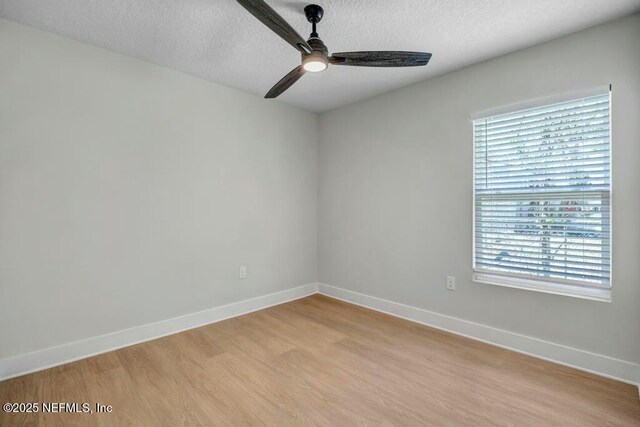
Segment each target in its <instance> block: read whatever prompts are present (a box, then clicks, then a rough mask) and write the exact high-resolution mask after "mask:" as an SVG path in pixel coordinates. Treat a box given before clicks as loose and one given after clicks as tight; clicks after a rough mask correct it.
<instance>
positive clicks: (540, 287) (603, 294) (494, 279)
mask: <svg viewBox="0 0 640 427" xmlns="http://www.w3.org/2000/svg"><path fill="white" fill-rule="evenodd" d="M607 94H608V96H609V174H610V178H609V180H610V181H609V194H608V195H609V200H608V205H609V251H608V253H609V270H610V273H609V286H608V287H604V286H602V287H597V286H587V285H581V284H579V283H575V282H574V281H570V280H563V279H546V278H543V277H536V276H533V275H528V274H517V273H513V274H511V273H501V274H491V273H488V272H486V271H476V239H475V235H476V140H475V127H474V122H475V121H476V120H482V119H486V118H489V117H493V116H498V115H502V114H509V113H517V112H519V111H523V110H528V109H533V108H541V107H544V106H547V105H553V104H556V103H561V102H567V101H572V100H579V99H581V98H588V97H590V96H597V95H607ZM612 94H613V88H612V86H611V85H607V86H598V87H593V88H589V89H583V90H579V91H573V92H566V93H562V94H558V95H553V96H546V97H542V98H536V99H532V100H529V101H524V102H519V103H515V104H509V105H506V106H502V107H498V108H492V109H488V110H484V111H481V112H478V113H475V114H472V115H471V116H470V120H469V121H470V124H471V136H472V137H471V143H472V158H471V161H472V179H471V185H472V189H471V192H472V199H471V207H472V208H471V210H472V215H471V229H472V233H471V259H472V282H474V283H481V284H488V285H496V286H501V287H508V288H516V289H523V290H528V291H535V292H543V293H548V294H554V295H563V296H570V297H576V298H583V299H588V300H595V301H603V302H611V301H612V294H613V209H612V208H613V188H614V185H613V156H612V155H613V102H612V98H613V97H612Z"/></svg>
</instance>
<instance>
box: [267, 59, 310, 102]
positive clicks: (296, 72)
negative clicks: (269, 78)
mask: <svg viewBox="0 0 640 427" xmlns="http://www.w3.org/2000/svg"><path fill="white" fill-rule="evenodd" d="M304 72H305V71H304V68H302V65H298V66H297V67H296V68H294V69H293V70H291V71H290V72H289V74H287V75H286V76H284V77H283V78H282V79H281V80H280V81H279V82H278V83H276V84H275V86H273V87H272V88H271V90H270V91H269V92H268V93H267V94H266V95H265V96H264V97H265V98H275V97H277V96H278V95H280V94H282V92H284V91H285V90H287V89H289V88H290V87H291V85H292V84H294V83H295V82H297V81H298V79H299V78H300V77H302V75H303V74H304Z"/></svg>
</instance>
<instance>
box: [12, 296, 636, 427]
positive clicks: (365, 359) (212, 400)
mask: <svg viewBox="0 0 640 427" xmlns="http://www.w3.org/2000/svg"><path fill="white" fill-rule="evenodd" d="M4 402H88V403H90V404H91V405H92V406H93V405H94V403H95V402H100V403H103V404H110V405H112V406H113V412H112V413H109V414H96V413H94V414H60V413H58V414H42V413H39V414H24V415H23V414H5V413H2V412H0V425H2V426H8V425H12V426H13V425H23V424H30V425H36V424H40V425H45V424H46V425H63V424H64V425H95V424H97V425H167V426H179V425H252V426H253V425H257V426H259V425H270V426H286V425H307V424H308V425H337V426H353V425H384V426H390V425H416V426H418V425H419V426H424V425H469V426H478V425H518V426H524V425H535V426H549V425H558V426H560V425H562V426H568V425H575V426H590V425H595V426H603V425H628V426H631V425H634V426H638V425H640V400H639V399H638V390H637V389H636V388H635V387H633V386H631V385H627V384H622V383H619V382H616V381H612V380H608V379H604V378H600V377H597V376H595V375H591V374H587V373H584V372H580V371H577V370H574V369H570V368H566V367H563V366H559V365H555V364H552V363H548V362H545V361H541V360H538V359H535V358H532V357H528V356H524V355H521V354H518V353H514V352H510V351H507V350H503V349H500V348H497V347H493V346H490V345H487V344H482V343H479V342H476V341H473V340H470V339H466V338H461V337H458V336H455V335H452V334H448V333H445V332H441V331H437V330H434V329H431V328H427V327H424V326H420V325H417V324H414V323H411V322H407V321H404V320H400V319H396V318H393V317H390V316H386V315H383V314H380V313H377V312H374V311H371V310H366V309H363V308H360V307H357V306H353V305H350V304H346V303H343V302H339V301H336V300H333V299H330V298H327V297H323V296H319V295H315V296H312V297H308V298H305V299H302V300H298V301H294V302H291V303H288V304H283V305H280V306H277V307H273V308H269V309H266V310H263V311H260V312H256V313H252V314H248V315H245V316H242V317H238V318H235V319H231V320H226V321H223V322H219V323H215V324H212V325H209V326H205V327H202V328H199V329H194V330H191V331H187V332H183V333H180V334H177V335H172V336H170V337H167V338H162V339H158V340H155V341H151V342H148V343H144V344H139V345H135V346H132V347H128V348H125V349H121V350H117V351H113V352H110V353H106V354H103V355H100V356H96V357H93V358H90V359H86V360H82V361H79V362H75V363H70V364H68V365H64V366H61V367H58V368H53V369H49V370H46V371H42V372H38V373H35V374H31V375H26V376H23V377H20V378H16V379H12V380H8V381H4V382H1V383H0V403H4Z"/></svg>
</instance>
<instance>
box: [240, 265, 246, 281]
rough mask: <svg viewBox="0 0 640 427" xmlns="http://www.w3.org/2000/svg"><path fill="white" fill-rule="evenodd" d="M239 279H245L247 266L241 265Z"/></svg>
mask: <svg viewBox="0 0 640 427" xmlns="http://www.w3.org/2000/svg"><path fill="white" fill-rule="evenodd" d="M240 278H241V279H246V278H247V266H246V265H243V266H241V267H240Z"/></svg>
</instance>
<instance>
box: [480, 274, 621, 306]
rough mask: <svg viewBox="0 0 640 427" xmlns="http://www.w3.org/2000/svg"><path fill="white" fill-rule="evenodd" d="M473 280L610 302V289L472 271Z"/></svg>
mask: <svg viewBox="0 0 640 427" xmlns="http://www.w3.org/2000/svg"><path fill="white" fill-rule="evenodd" d="M473 281H474V282H476V283H485V284H488V285H496V286H504V287H507V288H516V289H524V290H527V291H536V292H544V293H547V294H554V295H564V296H569V297H575V298H583V299H589V300H594V301H603V302H611V289H596V288H588V287H584V286H576V285H567V284H559V283H553V282H544V281H540V280H531V279H521V278H517V277H505V276H500V275H495V274H488V273H479V272H475V273H473Z"/></svg>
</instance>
